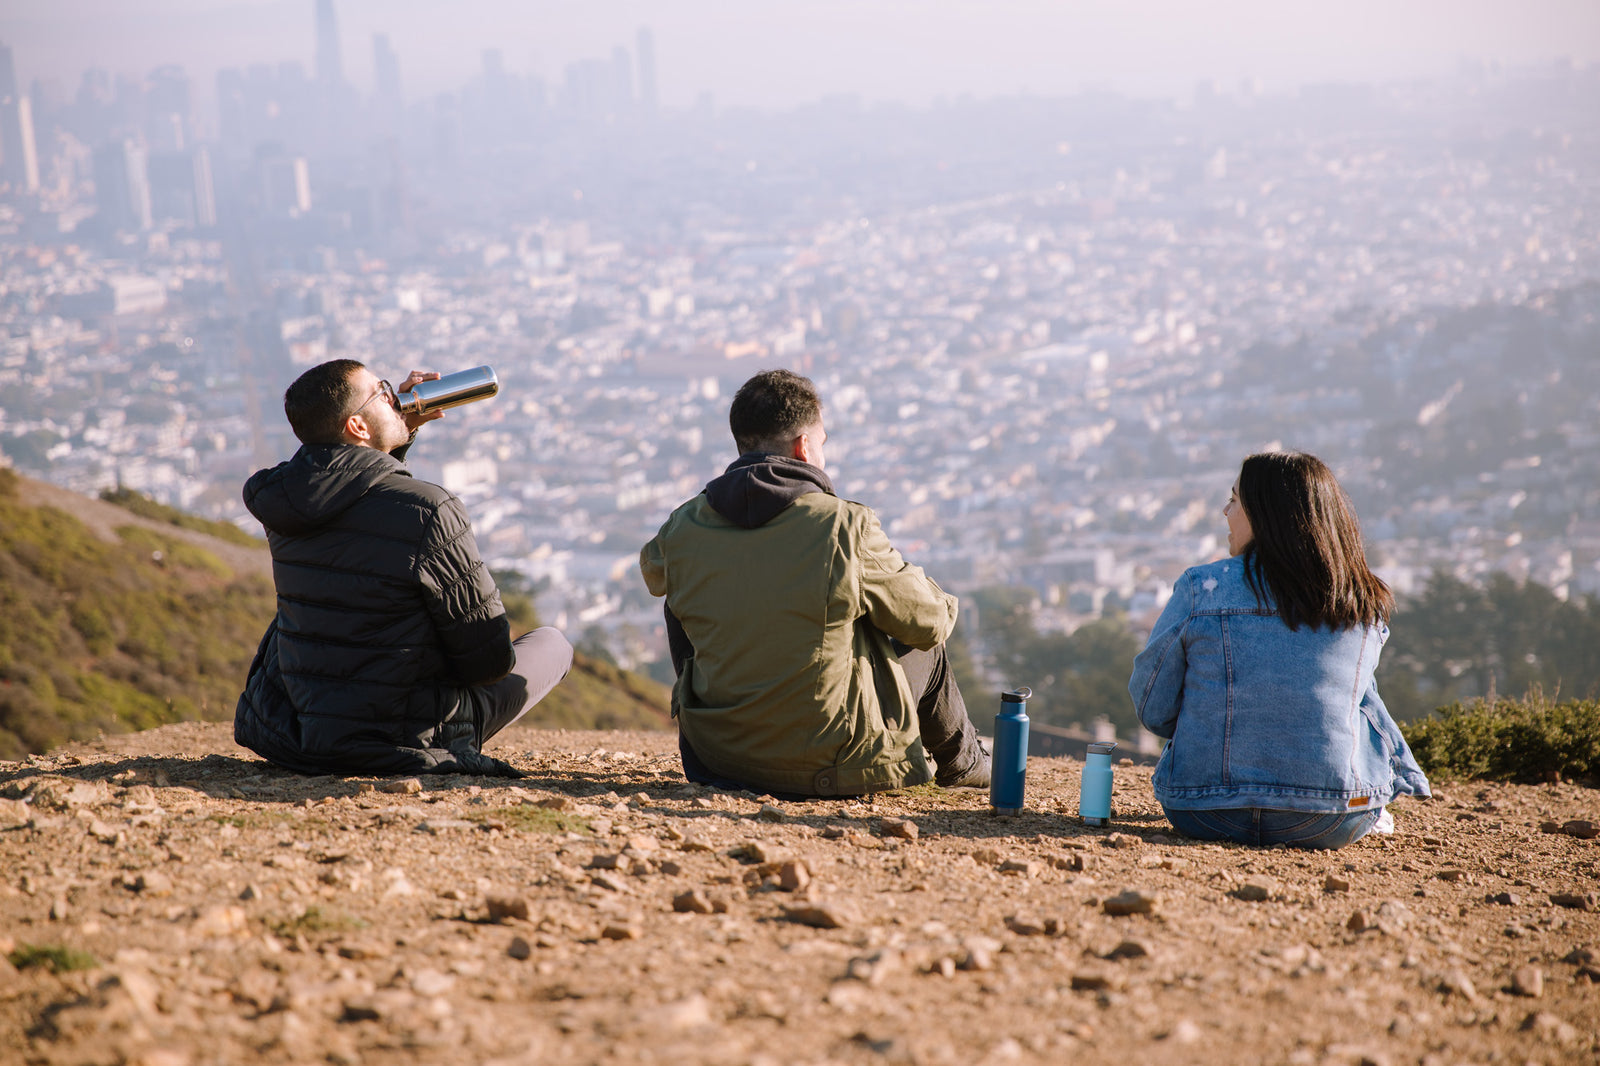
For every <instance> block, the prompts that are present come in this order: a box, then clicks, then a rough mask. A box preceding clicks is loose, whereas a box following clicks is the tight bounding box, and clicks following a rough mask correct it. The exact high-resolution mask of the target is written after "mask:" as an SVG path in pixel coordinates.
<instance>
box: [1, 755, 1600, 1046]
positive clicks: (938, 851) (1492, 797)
mask: <svg viewBox="0 0 1600 1066" xmlns="http://www.w3.org/2000/svg"><path fill="white" fill-rule="evenodd" d="M497 754H499V755H501V756H503V757H506V758H508V759H510V761H511V762H512V763H513V764H514V765H516V766H517V767H519V768H520V769H522V770H523V771H525V772H526V774H527V777H526V778H525V779H523V780H504V779H482V778H466V777H432V778H428V777H424V778H420V779H413V780H409V781H405V780H386V779H377V778H372V779H362V778H350V779H347V778H336V777H315V778H306V777H299V776H296V775H293V774H287V773H283V772H280V771H277V770H275V769H273V768H272V767H270V766H268V765H267V764H265V763H263V762H261V761H260V760H258V759H256V758H254V757H253V756H251V755H250V754H249V753H247V752H244V751H242V750H240V749H238V748H236V747H234V746H233V744H232V742H231V740H230V734H229V730H228V728H227V727H226V726H220V725H187V724H186V725H178V726H169V727H166V728H163V729H158V730H153V731H150V732H147V733H141V734H133V735H129V736H119V737H107V738H104V739H102V740H100V741H97V742H95V743H92V744H87V745H82V746H79V747H78V748H75V749H71V750H69V751H65V752H61V753H57V754H56V755H53V756H51V757H43V758H35V759H31V760H29V761H28V762H26V763H0V795H3V796H4V797H5V798H4V799H0V870H3V871H4V877H3V879H0V949H3V950H4V952H5V953H8V954H9V955H10V957H11V958H12V960H13V962H16V963H20V964H21V965H20V967H18V966H12V965H8V964H4V963H0V1061H5V1062H27V1063H56V1062H62V1063H119V1064H134V1063H138V1064H144V1066H200V1064H207V1063H256V1062H262V1063H312V1062H333V1063H369V1064H384V1063H452V1064H467V1063H497V1064H522V1063H528V1064H532V1063H560V1064H563V1066H579V1064H584V1063H618V1064H621V1063H671V1064H674V1066H679V1064H697V1063H716V1064H788V1063H800V1064H823V1063H852V1064H853V1063H863V1064H866V1063H872V1064H876V1063H886V1064H887V1063H930V1064H945V1063H949V1064H958V1063H959V1064H974V1063H1075V1064H1076V1063H1084V1064H1093V1063H1115V1064H1119V1066H1125V1064H1128V1063H1143V1062H1161V1063H1168V1064H1172V1066H1179V1064H1183V1063H1208V1064H1209V1063H1219V1064H1220V1063H1255V1062H1262V1063H1292V1064H1300V1063H1306V1064H1320V1063H1341V1064H1342V1063H1350V1064H1355V1063H1372V1064H1384V1063H1388V1064H1401V1063H1428V1064H1441V1066H1444V1064H1455V1063H1512V1064H1518V1066H1521V1064H1524V1063H1543V1064H1554V1063H1592V1062H1595V1061H1597V1050H1600V1036H1597V1029H1600V983H1597V982H1600V956H1597V952H1600V911H1597V903H1596V899H1595V892H1596V889H1597V872H1600V865H1597V861H1600V841H1597V840H1596V839H1595V838H1594V836H1593V833H1594V823H1595V822H1596V821H1600V794H1597V793H1596V792H1595V791H1594V790H1591V789H1586V788H1583V787H1579V786H1576V785H1572V784H1561V783H1556V784H1548V785H1538V786H1513V785H1481V784H1457V785H1440V786H1439V787H1438V788H1437V790H1436V794H1435V798H1434V799H1433V800H1431V801H1427V802H1405V803H1401V804H1398V805H1397V806H1396V808H1395V815H1396V821H1397V829H1396V832H1395V834H1394V835H1393V836H1392V837H1385V838H1376V839H1373V838H1369V839H1368V840H1365V841H1362V842H1360V843H1358V844H1356V845H1355V846H1353V847H1351V848H1348V849H1346V850H1344V851H1340V852H1333V853H1302V852H1296V851H1288V850H1283V849H1268V850H1257V849H1249V848H1242V847H1235V846H1231V845H1227V846H1224V845H1215V844H1199V843H1193V842H1189V841H1185V840H1184V839H1182V838H1180V837H1177V836H1176V835H1175V834H1174V833H1173V832H1172V830H1171V828H1170V827H1169V826H1168V825H1167V824H1166V822H1165V821H1164V820H1163V819H1162V817H1161V812H1160V808H1159V807H1158V806H1157V805H1156V804H1155V802H1154V800H1153V799H1152V796H1151V792H1150V781H1149V770H1147V769H1143V768H1137V767H1132V766H1121V767H1118V769H1117V783H1116V793H1115V807H1116V811H1115V815H1116V816H1115V820H1114V824H1113V825H1111V826H1109V827H1107V828H1103V829H1100V828H1090V827H1087V826H1085V825H1083V824H1081V823H1080V822H1079V820H1078V818H1077V817H1076V808H1077V791H1078V772H1079V767H1080V765H1081V764H1080V763H1077V762H1075V761H1072V760H1069V759H1049V760H1034V761H1033V762H1032V763H1031V764H1030V766H1029V794H1028V800H1029V808H1030V810H1029V812H1028V813H1025V814H1024V815H1022V816H1020V817H1017V818H1009V819H1001V818H996V817H994V816H993V815H991V814H990V813H989V812H988V809H987V796H986V795H985V794H983V793H980V792H973V791H941V790H938V789H935V788H932V787H923V788H918V789H912V790H908V791H905V792H898V793H892V794H888V795H882V796H878V797H876V798H875V799H873V800H870V801H827V802H812V803H770V802H767V801H765V800H763V799H761V798H759V797H755V796H751V795H749V794H747V793H736V794H728V793H716V792H710V791H707V790H703V789H699V788H695V787H691V786H689V785H687V784H686V783H685V782H684V780H683V778H682V776H681V775H680V774H679V772H678V767H677V761H676V756H675V753H674V750H673V746H672V739H671V738H670V737H669V736H666V735H662V734H648V733H573V732H537V731H533V730H515V729H514V730H512V731H510V732H509V733H508V734H507V735H506V739H505V743H504V745H503V746H502V747H501V748H500V749H499V750H498V751H497ZM1123 912H1129V913H1123ZM58 969H59V972H57V970H58Z"/></svg>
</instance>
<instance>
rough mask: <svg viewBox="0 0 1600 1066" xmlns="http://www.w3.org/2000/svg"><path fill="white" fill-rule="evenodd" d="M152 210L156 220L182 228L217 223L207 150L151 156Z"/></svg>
mask: <svg viewBox="0 0 1600 1066" xmlns="http://www.w3.org/2000/svg"><path fill="white" fill-rule="evenodd" d="M150 211H151V215H152V216H153V218H154V219H156V220H159V221H165V222H176V223H178V224H179V225H183V226H190V227H196V226H198V227H202V228H204V227H209V226H215V225H216V224H217V198H216V191H215V188H214V186H213V184H212V180H211V156H210V154H209V153H207V151H206V150H205V149H204V148H194V149H191V150H189V151H186V152H161V153H158V154H156V155H152V156H151V157H150Z"/></svg>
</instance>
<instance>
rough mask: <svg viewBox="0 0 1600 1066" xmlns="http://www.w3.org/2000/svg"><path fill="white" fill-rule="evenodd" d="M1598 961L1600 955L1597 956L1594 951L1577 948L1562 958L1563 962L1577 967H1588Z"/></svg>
mask: <svg viewBox="0 0 1600 1066" xmlns="http://www.w3.org/2000/svg"><path fill="white" fill-rule="evenodd" d="M1596 960H1600V955H1597V954H1596V953H1595V951H1594V949H1592V948H1586V947H1575V948H1573V949H1572V950H1571V951H1569V952H1567V953H1566V954H1565V955H1563V956H1562V957H1561V961H1562V962H1570V963H1572V964H1573V965H1575V966H1588V965H1591V964H1592V963H1594V962H1595V961H1596Z"/></svg>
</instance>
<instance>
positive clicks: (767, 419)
mask: <svg viewBox="0 0 1600 1066" xmlns="http://www.w3.org/2000/svg"><path fill="white" fill-rule="evenodd" d="M821 418H822V400H821V399H820V398H818V396H817V387H816V386H815V385H813V384H812V383H811V379H810V378H807V377H801V376H800V375H799V374H796V373H795V372H794V371H792V370H763V371H761V373H759V374H757V375H756V376H755V377H753V378H751V379H750V380H749V381H747V382H745V383H744V384H743V385H740V386H739V391H738V392H736V393H734V396H733V405H732V406H731V407H729V408H728V428H729V429H732V430H733V442H734V444H736V445H738V446H739V454H740V455H747V454H749V453H750V452H759V451H768V450H771V449H772V448H775V447H778V446H781V445H782V444H784V443H786V442H788V441H791V440H793V439H794V438H795V437H798V436H799V435H800V434H801V432H802V431H803V430H805V429H807V428H808V427H810V426H814V425H816V423H817V422H818V421H819V420H821Z"/></svg>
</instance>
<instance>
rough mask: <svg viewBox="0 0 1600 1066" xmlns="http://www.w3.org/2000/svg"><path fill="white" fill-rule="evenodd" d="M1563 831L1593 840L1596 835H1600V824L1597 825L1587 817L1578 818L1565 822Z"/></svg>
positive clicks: (1571, 835) (1581, 838)
mask: <svg viewBox="0 0 1600 1066" xmlns="http://www.w3.org/2000/svg"><path fill="white" fill-rule="evenodd" d="M1561 831H1562V832H1563V833H1565V834H1567V836H1569V837H1577V838H1578V839H1579V840H1593V839H1594V838H1595V837H1600V825H1596V824H1595V823H1594V822H1591V821H1589V820H1588V819H1587V818H1576V819H1573V820H1572V821H1570V822H1564V823H1562V826H1561Z"/></svg>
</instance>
